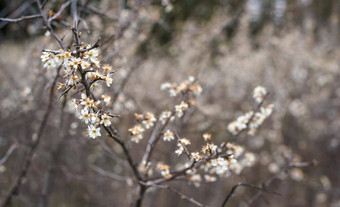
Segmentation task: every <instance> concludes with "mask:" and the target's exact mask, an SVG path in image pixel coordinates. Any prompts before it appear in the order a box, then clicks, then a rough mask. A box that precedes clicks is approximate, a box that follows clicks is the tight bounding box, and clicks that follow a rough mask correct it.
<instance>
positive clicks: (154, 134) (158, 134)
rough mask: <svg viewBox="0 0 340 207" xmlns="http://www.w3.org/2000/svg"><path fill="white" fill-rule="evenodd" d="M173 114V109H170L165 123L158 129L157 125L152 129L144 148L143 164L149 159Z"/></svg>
mask: <svg viewBox="0 0 340 207" xmlns="http://www.w3.org/2000/svg"><path fill="white" fill-rule="evenodd" d="M174 115H175V111H172V112H171V115H170V117H169V118H168V119H167V120H166V121H165V123H164V124H163V125H162V126H161V127H160V129H159V130H158V127H157V128H156V127H155V128H154V131H153V132H152V134H151V137H150V139H149V141H148V144H147V146H146V149H145V153H144V155H143V162H145V164H147V163H148V162H149V161H150V159H151V155H152V153H153V151H154V149H155V145H156V144H157V142H158V141H159V139H160V138H161V137H162V132H163V131H164V129H165V128H166V126H167V125H168V124H169V122H170V119H171V117H173V116H174Z"/></svg>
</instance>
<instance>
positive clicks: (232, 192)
mask: <svg viewBox="0 0 340 207" xmlns="http://www.w3.org/2000/svg"><path fill="white" fill-rule="evenodd" d="M240 186H243V187H248V188H253V189H256V190H259V191H262V192H265V193H272V194H274V195H277V196H280V195H281V194H280V193H278V192H275V191H271V190H267V189H266V188H265V186H263V187H260V186H256V185H252V184H247V183H238V184H236V185H234V186H233V187H232V189H231V191H230V193H229V194H228V195H227V197H226V198H225V200H224V201H223V203H222V205H221V207H224V206H225V205H226V204H227V202H228V201H229V200H230V198H231V197H232V196H233V194H234V192H235V191H236V189H237V188H238V187H240Z"/></svg>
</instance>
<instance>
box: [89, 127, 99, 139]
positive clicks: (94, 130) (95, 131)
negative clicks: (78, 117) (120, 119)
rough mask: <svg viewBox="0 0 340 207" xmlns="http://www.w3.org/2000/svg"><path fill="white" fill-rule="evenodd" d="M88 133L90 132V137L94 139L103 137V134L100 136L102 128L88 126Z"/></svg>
mask: <svg viewBox="0 0 340 207" xmlns="http://www.w3.org/2000/svg"><path fill="white" fill-rule="evenodd" d="M87 131H88V133H89V136H90V137H91V138H93V139H94V138H96V137H99V136H101V134H100V128H99V127H98V128H96V127H95V126H93V125H90V126H88V128H87Z"/></svg>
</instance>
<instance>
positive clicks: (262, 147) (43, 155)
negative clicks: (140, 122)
mask: <svg viewBox="0 0 340 207" xmlns="http://www.w3.org/2000/svg"><path fill="white" fill-rule="evenodd" d="M64 2H65V1H62V0H48V1H47V4H46V5H45V8H44V11H45V12H46V15H47V14H48V13H49V11H50V12H51V11H52V12H56V11H58V10H59V8H60V6H61V5H62V4H63V3H64ZM72 5H74V4H72ZM76 6H77V8H78V12H79V14H80V18H81V20H82V21H81V24H80V30H81V31H82V37H81V40H82V41H83V42H85V43H94V42H95V41H96V40H97V39H98V38H99V37H101V38H102V39H105V40H106V41H105V42H103V43H102V46H101V47H100V50H101V54H100V59H101V60H102V63H108V64H112V65H113V67H114V68H115V69H119V70H118V72H117V73H116V74H115V76H114V80H113V84H112V87H110V88H105V87H103V88H100V89H99V90H100V92H103V93H106V94H110V95H112V96H113V97H114V98H113V100H112V104H111V105H110V107H112V110H113V111H114V113H116V114H120V115H121V118H120V119H119V120H116V123H115V125H116V126H117V128H118V129H119V131H120V133H121V134H122V135H123V137H124V139H125V140H126V142H127V144H128V147H129V149H130V150H131V151H132V155H133V158H134V159H135V160H137V161H138V160H141V157H142V155H143V153H144V149H145V147H146V143H147V138H144V140H143V141H142V142H141V143H139V144H135V143H132V142H131V141H130V140H129V133H128V131H127V130H128V128H131V127H132V126H133V125H134V123H135V122H134V113H142V112H146V111H150V112H152V113H155V114H159V113H160V112H161V111H162V110H164V109H167V108H171V107H173V104H175V103H176V102H175V100H173V99H171V98H169V97H168V95H167V93H165V92H164V91H161V90H160V85H161V84H162V83H163V82H181V81H182V80H184V79H186V78H187V77H188V76H190V75H193V76H195V77H197V79H198V81H199V83H200V84H201V86H202V88H203V92H202V95H201V96H200V97H199V98H198V99H197V106H196V107H195V108H194V109H193V110H191V111H190V113H188V114H187V115H186V116H185V117H184V118H183V119H182V120H181V122H179V123H176V124H175V126H173V127H176V129H177V130H178V131H179V133H180V134H181V136H183V137H188V138H190V139H191V140H192V141H191V142H192V146H191V147H192V148H193V149H199V148H200V146H201V144H202V141H201V139H202V138H201V137H202V134H203V133H206V132H208V133H211V134H212V136H213V139H214V140H215V141H216V142H222V141H232V142H234V143H236V144H240V145H242V146H244V147H245V149H246V150H247V151H250V152H253V153H254V154H255V155H256V158H257V159H256V164H255V165H254V166H253V167H251V168H247V169H245V170H244V171H242V173H241V174H240V175H231V176H230V177H228V178H226V179H221V180H218V181H217V182H214V183H204V182H202V183H201V185H200V187H198V188H196V187H195V186H193V185H189V184H187V183H186V182H176V183H174V184H173V186H174V187H175V188H176V189H178V190H180V191H181V192H183V193H185V194H187V195H188V196H190V197H194V198H195V199H197V200H199V201H200V202H202V203H204V204H206V205H210V206H220V205H221V202H222V201H223V199H224V198H225V197H226V195H227V194H228V193H229V191H230V190H231V188H232V186H233V185H234V184H235V183H238V182H245V183H250V184H256V185H261V183H263V182H265V181H266V180H268V179H269V178H270V177H272V176H274V175H276V174H277V173H278V172H280V170H281V169H284V168H285V167H286V166H287V163H289V162H304V161H308V162H310V161H313V162H314V163H316V165H315V166H310V167H307V168H303V169H300V168H299V169H292V170H291V171H289V172H287V173H286V174H281V175H280V176H278V177H279V178H278V179H275V180H274V181H273V182H272V183H271V185H270V186H269V187H268V189H271V190H275V191H278V192H280V193H281V194H282V195H281V196H275V195H271V194H263V195H262V196H261V197H259V198H258V199H256V200H255V201H254V202H252V203H250V204H249V203H248V201H249V199H251V198H253V196H254V195H256V194H257V191H256V190H254V189H245V188H239V189H238V190H237V192H236V193H235V195H234V197H233V198H232V200H231V201H230V202H229V203H228V206H240V207H241V206H242V207H243V206H277V207H283V206H308V207H309V206H318V207H326V206H327V207H328V206H330V207H339V206H340V186H339V185H340V176H339V175H340V159H339V158H340V133H339V129H340V76H339V72H340V68H339V63H340V62H339V61H340V58H339V57H340V47H339V46H340V44H339V37H340V36H339V35H340V2H339V1H337V0H209V1H207V0H195V1H193V0H172V1H171V0H170V1H165V0H163V1H157V0H154V1H147V0H136V1H130V0H113V1H110V0H96V1H94V0H79V1H76ZM136 6H138V10H137V11H136V10H135V9H134V8H136ZM36 13H38V8H37V5H36V4H35V1H32V0H26V1H23V0H22V1H20V0H2V1H0V17H8V18H17V17H21V16H25V15H32V14H36ZM71 13H72V12H71V7H67V8H66V9H65V11H64V12H63V13H62V15H61V18H60V19H58V20H57V21H55V22H54V24H53V25H52V26H53V28H54V29H55V31H56V33H57V34H58V35H60V36H61V37H63V40H64V42H65V43H67V44H69V45H70V44H71V42H72V32H71V31H70V29H69V26H70V25H72V24H73V18H72V14H71ZM0 44H1V47H0V95H1V99H0V186H1V187H0V198H1V199H0V200H2V199H3V198H4V197H5V195H6V193H7V192H8V190H9V189H10V186H11V184H12V183H13V182H14V181H15V179H16V178H17V176H18V174H19V173H20V171H21V169H22V166H23V165H24V161H25V158H26V156H27V155H28V154H29V151H30V149H31V147H32V145H33V143H34V140H35V139H36V137H37V130H38V129H39V126H40V124H41V121H42V119H43V116H44V112H45V111H46V107H47V105H48V104H47V103H48V96H49V87H50V86H51V82H52V81H51V80H52V79H53V78H52V77H53V76H54V72H52V71H47V72H46V70H44V69H43V67H42V65H41V62H40V55H41V50H43V49H59V46H58V44H57V42H56V41H55V40H53V38H52V37H51V35H50V34H49V33H48V32H46V28H45V27H44V26H43V22H42V20H41V19H33V20H28V21H21V22H18V23H8V22H4V21H0ZM258 85H262V86H264V87H266V88H267V90H268V91H269V96H268V98H267V103H274V105H275V108H274V112H273V115H272V116H271V117H270V118H269V119H268V120H266V122H265V123H264V125H263V126H262V127H261V128H260V129H259V131H258V132H257V134H256V135H255V136H248V135H246V134H242V135H240V136H238V137H233V136H232V135H231V134H229V133H228V132H227V130H226V128H227V125H228V124H229V123H230V122H231V121H233V120H234V119H235V118H236V117H237V116H239V115H240V114H242V113H244V112H247V111H249V110H250V109H251V108H252V107H253V106H254V105H255V102H254V101H253V99H252V90H253V88H254V87H256V86H258ZM60 94H61V92H60V91H58V92H55V95H54V96H55V97H53V98H54V99H55V101H53V102H52V103H53V105H52V111H51V115H50V117H49V119H48V121H47V122H46V129H45V130H44V133H43V135H42V137H41V140H40V143H39V145H38V147H37V150H36V151H35V153H34V157H33V160H32V165H31V167H30V169H29V171H28V174H27V176H26V179H25V181H24V183H23V185H22V187H21V188H20V191H19V192H17V193H16V195H15V197H13V199H12V202H11V205H12V206H25V207H26V206H27V207H31V206H32V207H33V206H39V204H41V202H42V200H44V199H45V201H46V202H47V206H51V207H52V206H55V207H62V206H82V207H87V206H103V207H104V206H105V207H106V206H127V205H128V204H127V203H129V201H131V200H132V199H133V198H134V197H135V190H134V181H133V180H132V179H131V178H129V177H131V176H132V174H131V171H130V169H129V168H128V166H127V164H126V162H125V161H124V159H122V158H123V157H124V156H123V154H122V151H121V149H120V148H119V146H117V145H116V144H115V143H114V142H113V141H112V140H111V139H109V138H107V137H105V136H102V137H101V138H98V139H94V140H93V139H89V138H88V136H87V135H86V125H84V124H83V123H81V122H80V120H78V118H76V117H75V116H74V113H73V111H72V110H71V109H70V108H69V107H68V100H67V99H65V100H64V99H61V100H59V101H57V97H58V96H59V95H60ZM64 104H65V106H66V107H65V110H64V112H62V111H63V110H62V108H63V107H62V106H63V105H64ZM102 134H103V133H102ZM145 137H147V136H145ZM175 148H176V144H175V143H172V144H169V145H167V144H164V143H163V144H162V143H161V144H159V146H158V148H157V149H156V151H155V154H154V156H153V159H154V160H155V161H164V162H165V163H167V164H171V166H176V164H178V163H180V162H181V161H183V159H182V158H181V157H180V158H178V157H177V155H175V154H174V153H173V152H174V150H175ZM116 175H120V177H119V179H118V180H117V177H116ZM143 206H194V205H193V204H192V203H190V202H188V201H186V200H183V199H180V197H178V195H176V194H174V193H172V192H170V191H167V190H159V189H154V190H152V189H151V190H150V191H149V192H148V194H147V195H146V197H145V200H144V202H143Z"/></svg>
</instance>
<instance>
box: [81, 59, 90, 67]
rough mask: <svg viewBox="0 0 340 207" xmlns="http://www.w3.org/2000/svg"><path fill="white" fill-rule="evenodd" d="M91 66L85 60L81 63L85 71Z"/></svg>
mask: <svg viewBox="0 0 340 207" xmlns="http://www.w3.org/2000/svg"><path fill="white" fill-rule="evenodd" d="M90 66H91V64H90V63H89V62H87V61H85V60H82V61H81V67H82V68H83V69H86V68H88V67H90Z"/></svg>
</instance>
